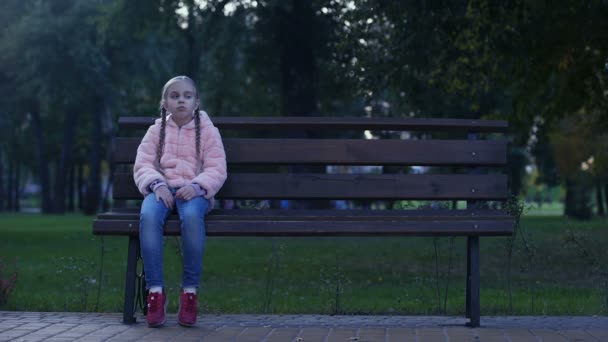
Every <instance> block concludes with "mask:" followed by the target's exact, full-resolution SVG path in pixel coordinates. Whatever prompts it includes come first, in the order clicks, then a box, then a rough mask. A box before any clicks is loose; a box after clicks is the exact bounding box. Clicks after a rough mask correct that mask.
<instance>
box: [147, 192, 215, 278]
mask: <svg viewBox="0 0 608 342" xmlns="http://www.w3.org/2000/svg"><path fill="white" fill-rule="evenodd" d="M170 190H171V193H172V194H173V196H175V191H176V190H177V189H170ZM208 207H209V200H208V199H206V198H204V197H202V196H199V197H195V198H193V199H191V200H189V201H185V200H181V199H175V208H176V209H177V213H178V214H179V217H180V221H181V233H182V234H181V235H182V251H183V265H184V269H183V273H182V287H198V286H199V283H200V280H201V271H202V265H203V251H204V248H205V215H206V213H207V208H208ZM170 214H171V210H170V209H169V208H167V206H165V203H163V201H162V200H160V201H158V202H157V201H156V195H155V194H154V193H150V194H148V195H147V196H146V198H145V199H144V202H143V203H142V205H141V213H140V221H139V242H140V244H141V255H142V258H143V261H144V270H145V274H146V288H147V289H149V288H150V287H152V286H163V226H164V225H165V221H166V220H167V217H169V215H170Z"/></svg>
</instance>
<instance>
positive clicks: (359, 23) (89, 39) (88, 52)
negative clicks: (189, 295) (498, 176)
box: [0, 0, 608, 218]
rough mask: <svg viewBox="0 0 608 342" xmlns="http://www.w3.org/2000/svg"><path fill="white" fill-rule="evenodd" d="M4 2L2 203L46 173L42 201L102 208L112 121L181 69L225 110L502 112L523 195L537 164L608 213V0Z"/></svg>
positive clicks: (152, 96) (214, 106)
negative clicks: (557, 2) (559, 0)
mask: <svg viewBox="0 0 608 342" xmlns="http://www.w3.org/2000/svg"><path fill="white" fill-rule="evenodd" d="M1 6H2V11H0V19H2V20H1V21H0V22H1V23H2V31H1V33H0V48H1V51H3V53H2V55H1V56H0V80H1V82H0V89H1V90H2V94H3V95H4V96H2V97H0V130H1V132H0V136H1V137H2V138H1V140H0V180H2V181H1V182H0V184H1V185H0V198H2V200H1V201H0V208H2V209H3V210H16V209H17V208H16V205H17V204H18V203H19V200H18V199H17V197H18V196H19V194H20V193H22V192H23V190H24V186H25V184H26V183H27V184H30V183H35V184H38V185H39V186H40V191H39V193H40V204H39V205H40V207H41V208H42V211H43V212H56V213H62V212H65V211H66V210H69V209H68V208H71V207H75V205H74V203H76V202H78V203H79V207H80V208H81V209H82V210H84V211H85V212H88V213H94V212H95V211H97V209H98V208H99V205H100V199H101V197H102V195H103V191H102V188H101V186H102V179H103V177H105V175H107V170H106V165H107V163H105V162H104V160H106V159H107V157H108V149H109V143H108V138H109V136H110V135H111V133H112V129H113V127H114V126H113V123H114V122H115V121H116V117H118V116H120V115H145V116H150V115H156V113H157V111H158V108H157V106H158V100H159V98H158V97H159V91H160V89H161V86H162V84H163V82H164V81H165V80H166V79H168V78H169V77H171V76H173V75H175V74H188V75H190V76H192V77H193V78H194V79H195V80H196V81H197V82H198V84H199V87H200V89H201V92H202V100H203V101H202V102H203V105H204V108H205V109H207V110H208V111H209V112H210V113H211V114H212V115H216V116H217V115H248V116H249V115H328V116H329V115H356V116H357V115H371V116H408V117H409V116H429V117H462V118H502V119H507V120H509V122H510V124H511V126H512V130H511V136H512V139H513V144H512V147H513V149H512V151H513V160H514V162H512V163H511V165H512V166H513V168H514V170H513V171H512V172H511V174H512V175H514V176H513V177H512V180H513V187H512V188H513V189H515V191H516V192H517V193H518V194H520V193H521V192H522V191H525V189H526V187H525V186H524V185H523V184H520V183H521V182H523V180H524V178H522V177H516V175H525V174H526V173H524V171H523V168H524V167H526V166H528V171H530V170H536V171H534V172H536V174H538V177H536V178H535V179H537V181H538V182H540V183H543V184H548V185H556V184H562V185H563V186H564V188H565V191H566V194H565V204H566V208H565V213H566V214H568V215H570V216H576V217H581V218H583V217H588V216H589V215H591V204H592V203H593V202H595V207H596V208H597V211H596V213H598V214H603V213H605V212H606V208H607V206H606V196H604V194H603V192H602V190H608V189H606V188H608V166H607V165H608V161H607V160H608V157H607V156H606V154H607V153H608V152H607V151H608V148H607V147H608V146H607V145H608V142H607V140H608V138H607V137H606V133H605V132H606V131H607V130H606V128H608V115H607V113H606V111H607V106H608V65H607V64H608V60H607V58H608V51H607V48H606V47H607V46H608V44H607V43H608V41H607V40H608V36H607V35H606V34H605V32H608V27H607V26H608V20H607V19H608V4H606V2H605V1H590V0H588V1H574V0H572V1H569V0H568V1H565V2H562V3H560V5H559V6H556V5H554V4H550V3H547V2H543V1H522V0H509V1H502V2H494V1H487V0H470V1H465V0H457V1H450V2H432V3H426V2H423V3H412V2H403V1H391V2H386V1H379V0H361V1H341V0H316V1H303V0H289V1H278V0H267V1H250V0H231V1H229V0H210V1H203V0H188V1H161V0H156V1H143V0H134V1H126V0H95V1H87V2H80V1H74V0H58V1H53V2H48V1H41V0H22V1H15V0H7V1H4V2H3V4H2V5H1ZM517 160H519V161H520V162H516V161H517ZM85 179H86V181H85ZM79 184H80V185H81V186H78V185H79ZM520 189H521V190H520ZM80 193H82V194H81V196H77V195H78V194H80ZM76 197H78V198H77V199H76V200H75V198H76Z"/></svg>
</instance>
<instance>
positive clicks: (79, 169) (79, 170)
mask: <svg viewBox="0 0 608 342" xmlns="http://www.w3.org/2000/svg"><path fill="white" fill-rule="evenodd" d="M83 169H84V167H83V164H82V162H78V164H76V178H77V180H76V188H77V189H76V195H77V196H78V210H80V211H84V193H83V191H84V171H83Z"/></svg>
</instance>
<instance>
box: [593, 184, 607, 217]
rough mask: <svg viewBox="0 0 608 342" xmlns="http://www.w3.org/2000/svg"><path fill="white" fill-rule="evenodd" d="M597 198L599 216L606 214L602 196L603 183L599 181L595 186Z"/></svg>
mask: <svg viewBox="0 0 608 342" xmlns="http://www.w3.org/2000/svg"><path fill="white" fill-rule="evenodd" d="M595 199H596V202H597V216H606V211H605V210H604V196H602V183H601V182H599V181H598V182H597V183H596V187H595Z"/></svg>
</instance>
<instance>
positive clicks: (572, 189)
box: [564, 177, 591, 220]
mask: <svg viewBox="0 0 608 342" xmlns="http://www.w3.org/2000/svg"><path fill="white" fill-rule="evenodd" d="M580 178H582V177H579V179H577V180H574V179H573V178H571V177H568V178H566V203H565V205H564V215H566V216H568V217H572V218H575V219H579V220H588V219H590V218H591V206H590V203H589V192H588V190H589V189H588V187H587V186H586V184H585V182H584V180H582V179H580Z"/></svg>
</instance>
